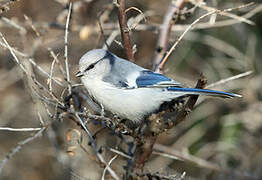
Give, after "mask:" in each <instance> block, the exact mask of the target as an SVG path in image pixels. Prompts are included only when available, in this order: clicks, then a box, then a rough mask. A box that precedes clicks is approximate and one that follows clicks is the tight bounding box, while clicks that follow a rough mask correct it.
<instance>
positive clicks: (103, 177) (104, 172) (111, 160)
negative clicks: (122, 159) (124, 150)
mask: <svg viewBox="0 0 262 180" xmlns="http://www.w3.org/2000/svg"><path fill="white" fill-rule="evenodd" d="M117 157H118V155H115V156H114V157H113V158H112V159H110V161H109V162H108V164H107V165H106V167H105V169H104V171H103V175H102V178H101V179H102V180H104V179H105V175H106V171H107V170H108V168H109V167H110V165H111V164H112V162H113V161H114V160H115V159H116V158H117Z"/></svg>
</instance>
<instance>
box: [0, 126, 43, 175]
mask: <svg viewBox="0 0 262 180" xmlns="http://www.w3.org/2000/svg"><path fill="white" fill-rule="evenodd" d="M44 130H46V127H43V128H41V129H40V130H39V131H38V132H37V133H35V134H34V135H33V136H31V137H29V138H27V139H25V140H23V141H21V142H19V143H18V145H17V146H16V147H15V148H13V149H12V150H11V152H10V153H9V154H8V155H6V156H5V158H4V159H3V160H2V161H1V162H0V174H1V172H2V170H3V167H4V165H5V164H6V163H7V161H8V160H9V159H10V158H12V157H13V156H14V155H15V154H16V153H17V152H18V151H19V150H20V149H21V148H22V147H23V146H24V145H26V144H28V143H29V142H31V141H33V140H35V139H36V138H38V137H40V136H42V133H43V132H44Z"/></svg>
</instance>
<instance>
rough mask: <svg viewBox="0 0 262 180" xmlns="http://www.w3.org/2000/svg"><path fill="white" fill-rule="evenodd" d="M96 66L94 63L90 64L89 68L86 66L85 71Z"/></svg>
mask: <svg viewBox="0 0 262 180" xmlns="http://www.w3.org/2000/svg"><path fill="white" fill-rule="evenodd" d="M94 67H95V65H94V64H91V65H90V66H88V68H86V70H85V71H88V70H90V69H93V68H94Z"/></svg>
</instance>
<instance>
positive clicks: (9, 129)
mask: <svg viewBox="0 0 262 180" xmlns="http://www.w3.org/2000/svg"><path fill="white" fill-rule="evenodd" d="M40 129H42V128H10V127H0V131H14V132H30V131H39V130H40Z"/></svg>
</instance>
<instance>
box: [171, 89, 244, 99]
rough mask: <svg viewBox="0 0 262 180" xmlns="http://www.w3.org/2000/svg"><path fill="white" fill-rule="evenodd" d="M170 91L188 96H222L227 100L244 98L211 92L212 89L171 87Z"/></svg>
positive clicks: (232, 94) (231, 94)
mask: <svg viewBox="0 0 262 180" xmlns="http://www.w3.org/2000/svg"><path fill="white" fill-rule="evenodd" d="M168 90H169V91H180V92H187V93H185V94H186V95H201V94H203V95H211V96H221V97H225V98H233V97H242V96H241V95H238V94H234V93H228V92H222V91H216V90H210V89H196V88H178V87H169V88H168Z"/></svg>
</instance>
